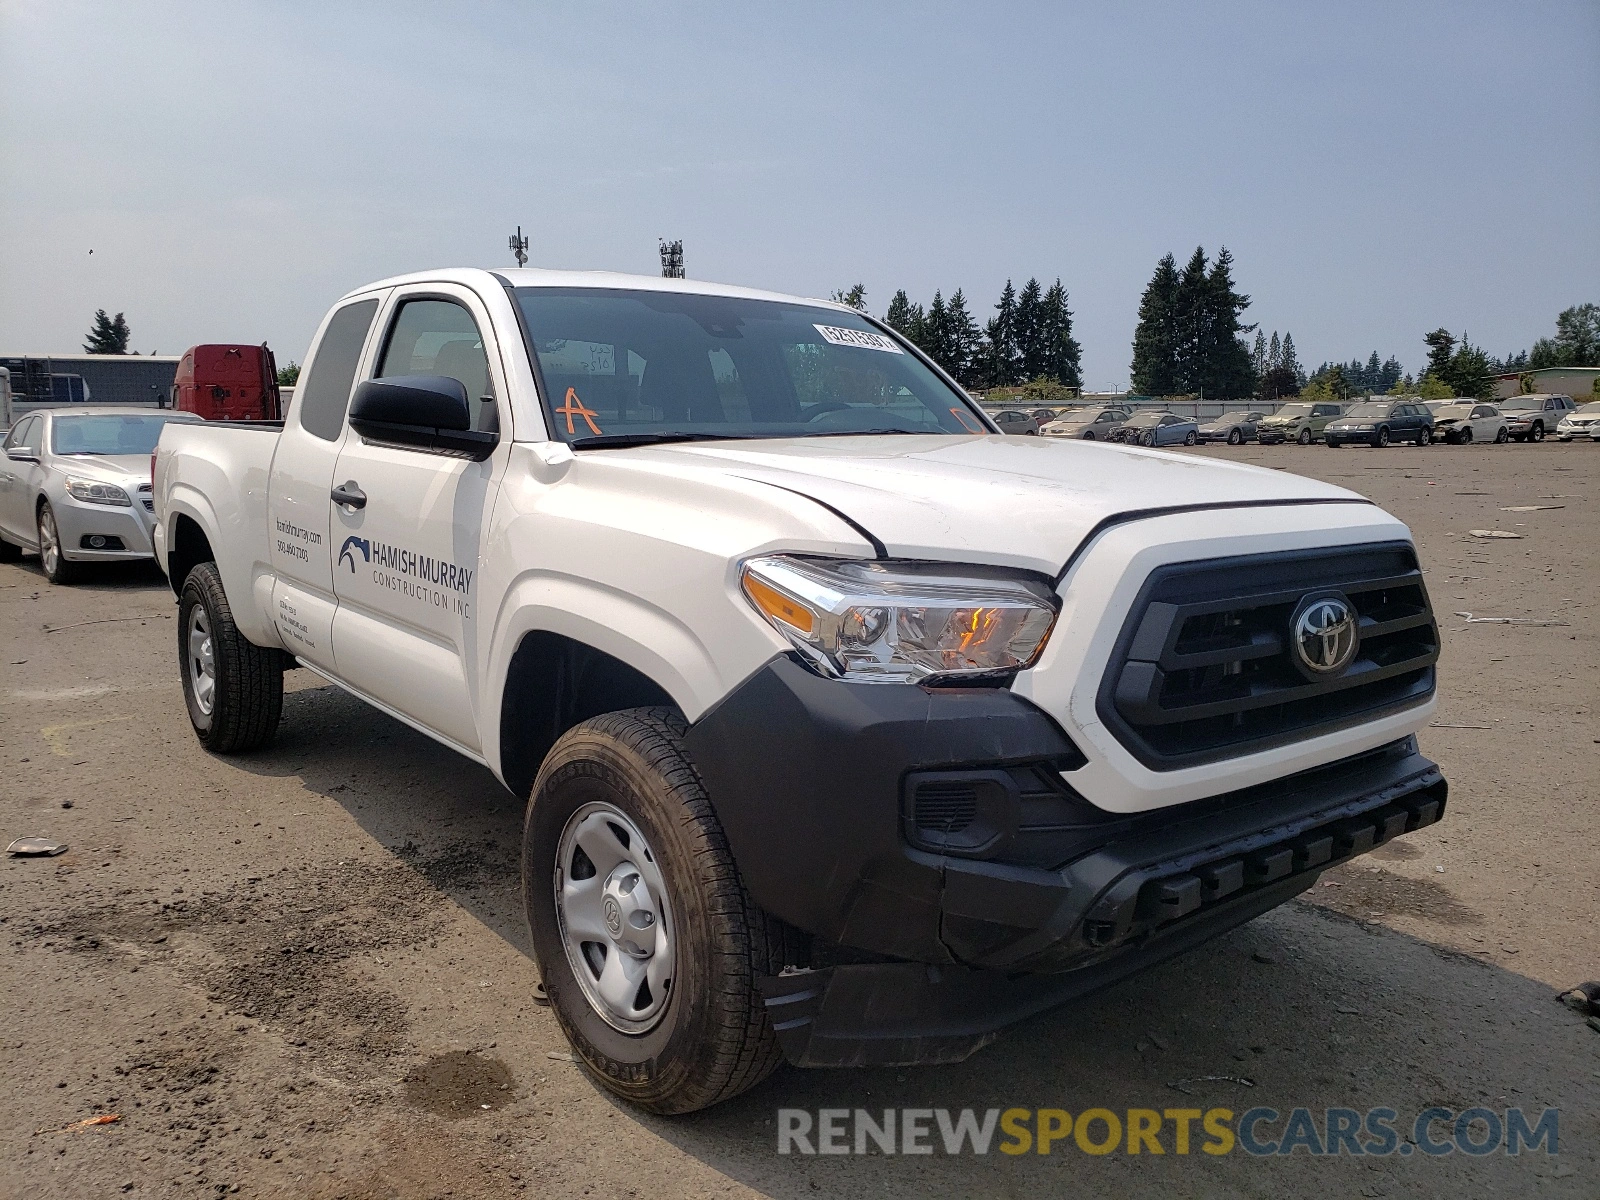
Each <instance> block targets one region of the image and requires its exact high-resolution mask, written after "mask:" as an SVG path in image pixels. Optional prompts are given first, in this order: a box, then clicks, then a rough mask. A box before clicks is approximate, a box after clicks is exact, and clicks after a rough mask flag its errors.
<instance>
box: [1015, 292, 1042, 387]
mask: <svg viewBox="0 0 1600 1200" xmlns="http://www.w3.org/2000/svg"><path fill="white" fill-rule="evenodd" d="M1044 338H1045V332H1044V289H1043V288H1041V287H1040V286H1039V281H1038V280H1037V279H1029V280H1028V282H1027V283H1025V284H1023V285H1022V291H1021V292H1019V293H1018V294H1017V358H1018V359H1019V360H1020V363H1021V373H1022V378H1023V379H1037V378H1039V376H1041V375H1043V374H1044V373H1045V357H1046V355H1045V345H1044Z"/></svg>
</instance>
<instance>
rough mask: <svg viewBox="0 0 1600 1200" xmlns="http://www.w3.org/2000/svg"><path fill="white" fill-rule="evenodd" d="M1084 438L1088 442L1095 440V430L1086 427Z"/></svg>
mask: <svg viewBox="0 0 1600 1200" xmlns="http://www.w3.org/2000/svg"><path fill="white" fill-rule="evenodd" d="M1083 440H1084V441H1086V442H1092V441H1094V430H1092V429H1085V430H1084V431H1083Z"/></svg>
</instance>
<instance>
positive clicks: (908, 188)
mask: <svg viewBox="0 0 1600 1200" xmlns="http://www.w3.org/2000/svg"><path fill="white" fill-rule="evenodd" d="M519 224H520V225H521V226H522V229H523V231H524V232H525V233H526V234H527V235H528V236H529V238H530V241H531V243H532V246H531V250H530V255H531V263H530V265H533V266H550V267H566V268H596V269H609V270H622V271H633V272H639V273H644V274H656V273H658V272H659V269H660V264H659V259H658V257H657V240H658V238H662V237H667V238H682V239H683V241H684V253H685V260H686V264H687V273H688V274H689V275H690V277H692V278H700V279H708V280H716V281H719V282H725V283H736V284H743V285H748V286H752V287H761V288H769V289H773V290H777V291H783V292H793V293H798V294H801V295H810V296H825V295H827V294H829V293H831V292H832V291H833V290H834V289H836V288H842V287H847V286H849V285H850V284H852V283H855V282H857V281H860V282H862V283H864V284H865V285H866V289H867V307H868V308H869V309H870V310H872V311H873V312H875V313H878V314H880V315H881V314H882V313H883V311H884V309H885V307H886V306H887V305H888V302H889V299H890V297H891V296H892V295H893V294H894V291H895V290H896V289H897V288H904V289H906V291H907V292H908V293H909V294H910V295H911V297H912V298H913V299H915V300H920V301H922V302H924V303H926V302H927V301H928V300H930V299H931V298H932V296H933V293H934V290H935V289H936V288H938V289H942V290H943V292H944V293H945V295H946V296H948V295H949V294H950V293H951V292H952V291H954V290H955V289H956V288H958V287H959V288H962V289H963V290H964V292H965V295H966V297H967V299H968V303H969V307H970V308H971V309H972V310H973V312H974V314H975V315H976V316H977V317H978V319H979V320H980V321H982V320H983V319H985V318H986V317H987V316H989V315H992V309H991V306H992V305H993V304H994V302H995V300H996V299H997V298H998V296H999V293H1000V289H1001V288H1002V286H1003V285H1004V283H1005V281H1006V280H1007V279H1008V278H1010V279H1013V280H1015V281H1016V282H1017V283H1018V284H1019V285H1020V283H1021V282H1022V281H1023V280H1024V279H1026V278H1027V277H1029V276H1030V275H1036V276H1038V277H1039V278H1040V279H1041V280H1042V281H1044V282H1045V283H1046V284H1048V283H1049V282H1051V281H1053V280H1054V279H1056V278H1058V277H1059V278H1060V279H1061V280H1062V282H1063V283H1064V285H1065V286H1066V288H1067V291H1068V294H1069V297H1070V302H1071V307H1072V309H1073V312H1074V314H1075V322H1076V325H1075V332H1076V335H1077V337H1078V339H1079V341H1080V342H1081V343H1082V345H1083V371H1084V383H1085V385H1086V386H1087V387H1090V388H1104V387H1110V386H1120V385H1126V383H1127V380H1128V363H1129V357H1130V344H1131V340H1132V336H1133V328H1134V323H1135V319H1136V314H1137V310H1138V303H1139V295H1140V293H1141V291H1142V290H1143V288H1144V286H1145V284H1146V282H1148V280H1149V277H1150V274H1151V271H1152V270H1153V269H1154V266H1155V264H1156V262H1157V260H1158V259H1159V258H1160V257H1161V256H1162V255H1163V254H1166V253H1168V252H1169V251H1170V252H1172V253H1173V254H1175V255H1176V256H1177V258H1178V260H1179V262H1180V263H1181V262H1183V261H1184V260H1185V259H1186V258H1187V257H1188V255H1189V254H1190V253H1192V252H1193V250H1194V248H1195V246H1197V245H1199V246H1204V247H1205V249H1206V251H1207V252H1208V253H1215V251H1216V250H1217V248H1218V247H1220V246H1223V245H1226V246H1227V247H1228V249H1229V250H1230V251H1232V253H1233V256H1234V260H1235V272H1236V279H1237V281H1238V284H1239V286H1240V289H1241V290H1242V291H1244V292H1246V293H1248V294H1249V295H1250V296H1251V297H1252V304H1251V306H1250V308H1249V310H1248V311H1247V312H1246V314H1245V317H1244V320H1246V321H1249V322H1259V323H1260V325H1261V327H1262V328H1263V329H1264V330H1266V331H1268V332H1271V331H1273V330H1278V331H1287V332H1291V333H1292V334H1293V335H1294V339H1295V343H1296V346H1297V347H1298V349H1299V355H1300V359H1301V361H1302V362H1303V363H1305V364H1307V365H1311V366H1314V365H1316V364H1317V363H1319V362H1321V361H1323V360H1324V359H1333V360H1348V359H1350V358H1352V357H1355V356H1360V357H1361V358H1363V359H1364V358H1365V357H1366V356H1367V354H1368V353H1370V352H1371V351H1373V350H1377V351H1378V354H1379V356H1380V358H1386V357H1388V356H1389V355H1391V354H1393V355H1395V356H1396V357H1398V358H1399V359H1400V361H1401V362H1402V363H1403V364H1404V365H1405V366H1406V367H1407V368H1408V369H1411V370H1415V369H1416V367H1417V366H1418V365H1419V364H1420V363H1421V362H1422V361H1423V359H1424V357H1425V354H1426V350H1425V348H1424V346H1423V343H1422V337H1423V334H1424V333H1426V332H1427V331H1428V330H1431V329H1433V328H1436V327H1438V326H1441V325H1442V326H1444V327H1446V328H1448V329H1450V330H1451V331H1453V332H1455V333H1457V334H1458V335H1459V334H1461V333H1463V332H1465V333H1466V334H1467V336H1469V337H1470V338H1471V339H1472V341H1473V342H1475V343H1478V344H1481V345H1483V346H1485V348H1487V349H1488V350H1489V352H1490V353H1491V354H1494V355H1504V354H1508V353H1511V352H1514V351H1516V350H1518V349H1525V348H1527V347H1528V346H1530V345H1531V344H1532V342H1533V341H1534V339H1535V338H1538V337H1540V336H1546V335H1549V334H1550V333H1552V332H1553V330H1554V325H1555V317H1556V314H1557V313H1558V312H1559V311H1560V310H1561V309H1563V308H1566V307H1569V306H1571V305H1574V304H1579V303H1583V302H1585V301H1597V302H1600V4H1596V3H1594V0H1579V2H1575V3H1541V2H1539V0H1522V2H1519V3H1516V4H1506V3H1478V2H1476V0H1457V2H1452V3H1408V2H1405V0H1398V2H1390V3H1364V2H1360V0H1342V2H1341V3H1339V4H1333V5H1330V4H1313V3H1277V4H1266V3H1263V4H1248V3H1237V4H1221V3H1207V4H1197V3H1157V2H1151V3H1143V4H1137V5H1123V4H1113V5H1108V4H1103V3H1097V4H1087V3H1085V4H1070V3H1053V4H1052V3H1042V4H1021V3H1018V4H1012V3H1002V2H999V0H989V2H986V3H982V4H977V3H970V2H969V3H965V4H943V3H938V2H935V0H923V2H920V3H906V4H899V3H890V2H887V0H883V2H874V3H866V4H863V3H860V2H859V0H857V2H856V3H853V4H834V3H814V4H786V5H764V4H754V5H752V4H726V5H703V4H674V3H665V2H658V3H649V4H643V3H641V4H635V5H626V4H614V3H609V2H607V0H587V2H586V3H584V4H581V5H572V4H563V5H556V4H529V3H490V2H483V3H472V2H469V0H460V2H456V3H450V4H437V3H410V2H406V0H384V2H383V3H374V4H361V3H353V2H343V0H335V2H334V3H320V4H314V3H307V2H300V0H297V2H293V3H289V2H281V3H268V2H255V3H252V2H249V0H230V2H229V3H228V4H225V5H219V4H215V3H210V4H207V3H187V4H186V3H158V2H153V0H150V2H147V0H126V2H123V3H117V4H109V3H79V2H77V0H0V354H22V353H44V352H54V353H69V352H80V351H81V343H82V341H83V338H84V336H85V334H86V331H87V329H88V327H89V323H90V320H91V318H92V315H93V313H94V310H95V309H97V308H105V309H107V310H109V311H110V312H113V313H115V312H123V313H125V314H126V315H127V320H128V322H129V324H130V325H131V327H132V330H133V341H132V348H133V349H135V350H138V351H140V352H143V353H153V352H159V353H163V354H176V353H180V352H181V351H182V350H183V349H185V348H186V347H187V346H189V345H192V344H195V343H198V342H260V341H263V340H265V341H267V342H269V343H270V344H271V345H272V347H273V349H274V351H275V352H276V354H277V357H278V361H279V362H280V363H282V362H286V361H289V360H291V359H292V360H300V359H302V358H303V357H304V354H305V350H306V347H307V344H308V342H309V340H310V338H311V335H312V333H313V332H314V330H315V328H316V325H317V322H318V320H319V319H320V317H321V316H322V314H323V313H324V312H325V311H326V310H327V308H328V307H329V306H330V305H331V304H332V302H333V301H334V300H336V299H337V298H338V297H339V296H340V295H342V294H343V293H344V292H346V291H348V290H350V289H352V288H354V287H357V286H360V285H362V284H364V283H367V282H370V281H372V280H375V279H379V278H383V277H385V276H388V275H393V274H398V273H401V272H406V271H412V270H419V269H425V268H429V267H440V266H473V265H476V266H489V267H495V266H502V267H503V266H508V265H512V261H511V257H510V252H509V250H508V249H507V245H506V242H507V238H508V236H509V235H510V233H511V232H512V230H513V229H514V228H515V227H516V226H517V225H519ZM91 250H93V253H92V254H91V253H90V251H91Z"/></svg>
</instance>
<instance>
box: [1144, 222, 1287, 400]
mask: <svg viewBox="0 0 1600 1200" xmlns="http://www.w3.org/2000/svg"><path fill="white" fill-rule="evenodd" d="M1249 307H1250V297H1249V296H1246V295H1243V294H1241V293H1240V292H1239V290H1238V288H1237V287H1236V286H1235V285H1234V281H1233V255H1232V254H1230V253H1229V252H1228V248H1227V247H1226V246H1224V247H1223V248H1222V249H1221V250H1219V251H1218V252H1217V257H1216V259H1215V261H1208V260H1207V258H1206V252H1205V249H1204V247H1199V246H1197V247H1195V252H1194V253H1193V254H1192V255H1190V256H1189V261H1188V263H1187V264H1186V265H1185V266H1184V267H1183V269H1182V270H1181V271H1180V270H1179V269H1178V262H1177V259H1175V258H1174V257H1173V256H1172V255H1171V254H1168V255H1166V256H1165V257H1163V258H1162V259H1161V261H1160V262H1158V263H1157V264H1156V270H1155V274H1154V275H1153V276H1151V278H1150V282H1149V284H1147V285H1146V287H1145V289H1144V295H1143V296H1142V297H1140V299H1139V323H1138V325H1137V326H1136V327H1135V329H1134V333H1133V363H1132V377H1133V390H1134V391H1136V392H1139V393H1141V394H1143V395H1147V396H1177V395H1200V396H1211V397H1215V398H1217V399H1224V400H1225V399H1236V398H1238V397H1241V396H1249V395H1251V394H1252V393H1253V392H1254V391H1255V388H1256V384H1257V373H1256V369H1255V366H1254V364H1253V363H1252V362H1251V357H1250V348H1249V347H1248V346H1246V345H1245V342H1244V338H1243V337H1242V336H1241V335H1242V334H1245V333H1249V332H1250V331H1251V330H1253V329H1255V326H1254V325H1245V324H1243V323H1242V322H1241V321H1240V320H1239V317H1240V315H1241V314H1243V312H1244V310H1245V309H1247V308H1249Z"/></svg>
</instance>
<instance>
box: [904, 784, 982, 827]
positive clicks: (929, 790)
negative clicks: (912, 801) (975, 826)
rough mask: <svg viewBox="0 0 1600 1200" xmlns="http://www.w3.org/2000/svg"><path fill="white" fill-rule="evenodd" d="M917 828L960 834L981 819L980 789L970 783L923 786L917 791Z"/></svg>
mask: <svg viewBox="0 0 1600 1200" xmlns="http://www.w3.org/2000/svg"><path fill="white" fill-rule="evenodd" d="M916 808H917V814H916V821H917V828H918V829H921V830H923V831H924V832H927V833H961V832H962V831H963V830H965V829H967V828H968V827H969V826H970V825H971V824H972V823H973V822H974V821H976V820H977V819H978V789H977V788H976V787H975V786H973V785H972V784H970V783H924V784H922V785H921V786H920V787H918V788H917V790H916Z"/></svg>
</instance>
